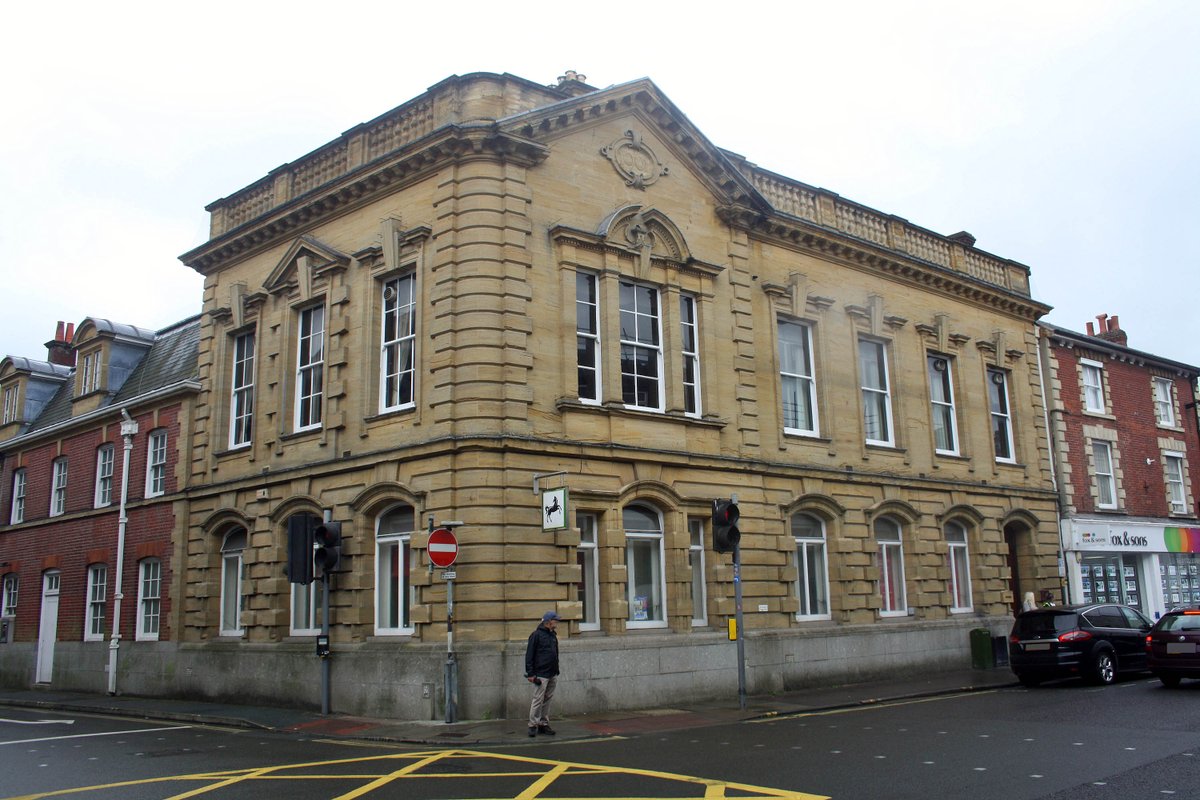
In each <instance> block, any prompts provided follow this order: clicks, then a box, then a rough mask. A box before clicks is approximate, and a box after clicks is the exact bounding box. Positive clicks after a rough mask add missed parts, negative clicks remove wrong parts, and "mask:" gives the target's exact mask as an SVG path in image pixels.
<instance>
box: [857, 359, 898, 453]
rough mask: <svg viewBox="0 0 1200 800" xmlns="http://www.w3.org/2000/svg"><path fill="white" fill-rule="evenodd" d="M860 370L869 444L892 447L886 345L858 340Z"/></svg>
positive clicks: (864, 423)
mask: <svg viewBox="0 0 1200 800" xmlns="http://www.w3.org/2000/svg"><path fill="white" fill-rule="evenodd" d="M858 369H859V377H860V379H861V383H862V404H863V429H864V431H865V432H866V440H867V444H878V445H886V446H889V447H890V446H892V445H893V444H895V438H894V437H893V435H892V394H891V387H890V385H889V380H888V362H887V345H885V344H884V343H883V342H877V341H874V340H871V339H859V341H858Z"/></svg>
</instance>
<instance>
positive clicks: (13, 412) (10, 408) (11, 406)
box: [2, 386, 20, 425]
mask: <svg viewBox="0 0 1200 800" xmlns="http://www.w3.org/2000/svg"><path fill="white" fill-rule="evenodd" d="M19 395H20V392H19V389H18V387H16V386H9V387H8V388H7V389H5V390H4V418H3V423H2V424H4V425H7V424H8V423H10V422H15V421H16V419H17V398H18V397H19Z"/></svg>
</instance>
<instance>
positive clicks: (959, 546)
mask: <svg viewBox="0 0 1200 800" xmlns="http://www.w3.org/2000/svg"><path fill="white" fill-rule="evenodd" d="M942 530H943V532H944V533H945V536H946V547H947V548H948V549H949V554H950V611H951V612H963V611H970V610H971V609H972V607H973V604H972V602H971V559H970V555H969V553H968V551H967V529H966V528H965V527H963V525H962V524H961V523H959V522H954V521H953V520H952V521H950V522H947V523H946V524H945V525H944V526H943V527H942Z"/></svg>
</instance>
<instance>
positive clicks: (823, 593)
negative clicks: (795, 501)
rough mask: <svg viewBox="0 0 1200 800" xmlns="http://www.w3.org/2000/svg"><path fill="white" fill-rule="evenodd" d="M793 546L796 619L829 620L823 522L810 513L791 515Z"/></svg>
mask: <svg viewBox="0 0 1200 800" xmlns="http://www.w3.org/2000/svg"><path fill="white" fill-rule="evenodd" d="M791 528H792V538H793V539H794V540H795V543H796V596H797V598H799V600H800V607H799V609H798V610H797V611H796V619H801V620H804V619H829V618H830V616H829V567H828V563H829V562H828V560H827V551H826V547H825V523H824V522H822V521H821V520H820V519H818V518H817V517H815V516H813V515H812V514H804V513H799V514H793V515H792V520H791Z"/></svg>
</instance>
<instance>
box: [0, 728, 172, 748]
mask: <svg viewBox="0 0 1200 800" xmlns="http://www.w3.org/2000/svg"><path fill="white" fill-rule="evenodd" d="M190 727H192V726H191V725H173V726H171V727H170V728H139V729H137V730H133V731H104V732H102V733H75V734H72V735H70V736H46V737H44V738H41V739H13V740H12V741H8V742H0V746H2V745H6V744H33V743H34V742H57V741H59V740H60V739H88V738H91V737H93V736H124V735H125V734H127V733H159V732H161V731H183V730H187V729H188V728H190Z"/></svg>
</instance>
